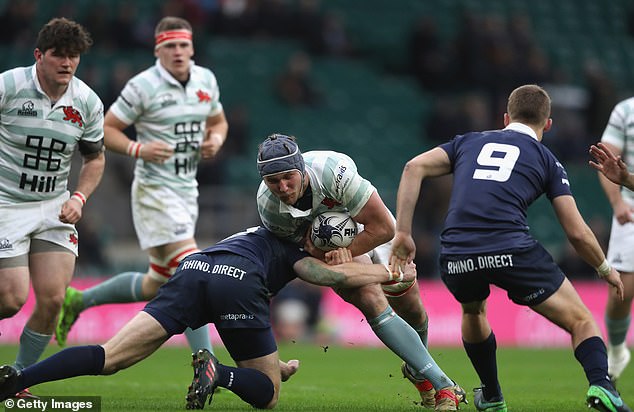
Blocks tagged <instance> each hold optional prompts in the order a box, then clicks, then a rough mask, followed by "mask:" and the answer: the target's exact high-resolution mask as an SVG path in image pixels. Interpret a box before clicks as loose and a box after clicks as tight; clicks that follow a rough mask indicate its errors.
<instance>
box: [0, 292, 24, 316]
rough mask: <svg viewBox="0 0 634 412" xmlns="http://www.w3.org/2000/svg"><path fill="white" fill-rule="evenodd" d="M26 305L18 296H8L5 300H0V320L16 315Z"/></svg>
mask: <svg viewBox="0 0 634 412" xmlns="http://www.w3.org/2000/svg"><path fill="white" fill-rule="evenodd" d="M25 303H26V299H21V298H20V297H18V296H8V297H6V299H4V298H3V299H2V300H0V319H6V318H10V317H11V316H14V315H15V314H17V313H18V312H19V311H20V309H22V306H24V304H25Z"/></svg>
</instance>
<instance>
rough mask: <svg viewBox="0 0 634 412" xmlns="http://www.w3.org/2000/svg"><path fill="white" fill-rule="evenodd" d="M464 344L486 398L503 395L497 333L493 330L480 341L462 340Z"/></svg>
mask: <svg viewBox="0 0 634 412" xmlns="http://www.w3.org/2000/svg"><path fill="white" fill-rule="evenodd" d="M462 345H463V346H464V348H465V351H466V352H467V356H468V357H469V359H470V360H471V364H472V365H473V368H474V369H475V371H476V373H477V374H478V377H479V378H480V382H481V383H482V394H483V395H484V399H489V400H490V399H493V398H495V397H501V396H502V389H501V388H500V382H499V381H498V367H497V360H496V358H495V351H496V350H497V341H496V340H495V334H494V333H493V332H491V334H490V335H489V337H488V338H486V339H485V340H484V341H482V342H479V343H468V342H465V341H464V339H463V340H462Z"/></svg>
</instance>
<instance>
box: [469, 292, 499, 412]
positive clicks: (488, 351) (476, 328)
mask: <svg viewBox="0 0 634 412" xmlns="http://www.w3.org/2000/svg"><path fill="white" fill-rule="evenodd" d="M461 329H462V344H463V346H464V348H465V352H466V353H467V356H468V357H469V360H470V361H471V364H472V365H473V368H474V369H475V371H476V373H477V374H478V377H479V378H480V383H481V387H480V388H477V389H476V390H475V391H474V397H473V403H474V404H475V407H476V409H478V410H480V411H506V402H505V401H504V396H503V395H502V389H501V388H500V381H499V379H498V367H497V356H496V352H497V342H496V340H495V334H494V333H493V330H492V329H491V325H490V324H489V321H488V319H487V316H486V300H483V301H476V302H470V303H463V304H462V325H461Z"/></svg>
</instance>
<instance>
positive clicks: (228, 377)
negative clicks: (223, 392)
mask: <svg viewBox="0 0 634 412" xmlns="http://www.w3.org/2000/svg"><path fill="white" fill-rule="evenodd" d="M218 386H220V387H222V388H227V389H229V390H230V391H231V392H233V393H235V394H236V395H238V396H239V397H240V399H242V400H243V401H245V402H246V403H248V404H250V405H252V406H254V407H256V408H260V409H263V408H266V405H268V404H269V402H271V399H273V395H274V393H275V388H274V387H273V382H271V380H270V379H269V377H268V376H266V375H265V374H264V373H262V372H260V371H259V370H257V369H251V368H234V367H232V366H226V365H220V364H218Z"/></svg>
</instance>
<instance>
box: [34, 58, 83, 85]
mask: <svg viewBox="0 0 634 412" xmlns="http://www.w3.org/2000/svg"><path fill="white" fill-rule="evenodd" d="M34 54H35V61H36V64H37V73H38V79H39V80H40V83H41V84H42V87H43V88H44V89H45V91H47V90H46V89H53V88H55V89H58V88H60V87H66V86H68V84H69V83H70V81H71V79H72V78H73V76H74V75H75V71H76V70H77V66H79V55H74V56H62V55H61V54H59V53H56V52H55V50H54V49H48V50H46V52H44V53H42V52H41V51H40V50H39V49H35V53H34Z"/></svg>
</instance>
